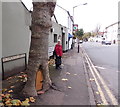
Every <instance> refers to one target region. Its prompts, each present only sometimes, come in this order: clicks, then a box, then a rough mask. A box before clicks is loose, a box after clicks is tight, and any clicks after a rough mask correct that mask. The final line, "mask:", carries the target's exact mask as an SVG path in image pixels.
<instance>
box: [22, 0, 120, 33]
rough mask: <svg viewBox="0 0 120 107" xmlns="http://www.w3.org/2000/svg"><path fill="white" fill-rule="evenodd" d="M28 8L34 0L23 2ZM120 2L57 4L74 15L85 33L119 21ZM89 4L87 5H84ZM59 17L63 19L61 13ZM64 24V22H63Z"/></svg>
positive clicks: (72, 0)
mask: <svg viewBox="0 0 120 107" xmlns="http://www.w3.org/2000/svg"><path fill="white" fill-rule="evenodd" d="M22 1H24V2H25V3H26V5H27V7H28V8H30V7H31V6H32V3H31V1H32V0H22ZM119 1H120V0H57V4H58V5H60V6H61V7H63V8H65V9H66V10H68V11H69V12H70V14H71V15H73V6H76V5H79V4H80V6H78V7H76V8H75V9H74V21H75V23H76V24H78V26H79V28H83V29H84V31H85V32H88V31H92V30H94V29H95V27H96V26H97V25H101V31H103V29H104V28H105V27H107V26H109V25H110V24H113V23H115V22H117V21H118V2H119ZM84 3H87V5H82V4H84ZM57 17H59V18H60V17H62V14H61V13H60V14H59V15H57ZM63 22H64V20H63Z"/></svg>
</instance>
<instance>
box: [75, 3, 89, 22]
mask: <svg viewBox="0 0 120 107" xmlns="http://www.w3.org/2000/svg"><path fill="white" fill-rule="evenodd" d="M81 5H87V3H84V4H79V5H76V6H74V7H73V22H74V9H75V8H76V7H78V6H81Z"/></svg>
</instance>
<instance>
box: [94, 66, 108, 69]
mask: <svg viewBox="0 0 120 107" xmlns="http://www.w3.org/2000/svg"><path fill="white" fill-rule="evenodd" d="M95 67H96V68H99V69H106V68H104V67H99V66H95Z"/></svg>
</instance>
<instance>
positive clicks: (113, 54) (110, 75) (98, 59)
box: [82, 42, 120, 99]
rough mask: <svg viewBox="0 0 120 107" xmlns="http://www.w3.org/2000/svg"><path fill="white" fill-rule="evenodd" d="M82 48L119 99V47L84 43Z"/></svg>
mask: <svg viewBox="0 0 120 107" xmlns="http://www.w3.org/2000/svg"><path fill="white" fill-rule="evenodd" d="M82 47H83V48H84V49H85V51H86V53H87V54H88V56H89V57H90V59H91V60H92V62H93V64H94V65H95V67H96V69H97V70H98V71H99V73H100V75H101V76H102V77H103V79H104V80H105V82H106V83H107V85H108V87H109V88H110V89H111V90H112V92H113V94H114V95H115V96H116V98H117V99H118V91H119V93H120V90H119V89H120V88H119V89H118V79H119V78H118V73H119V72H120V71H119V70H118V66H119V63H118V45H116V44H112V45H102V44H101V43H97V42H84V43H83V44H82ZM119 96H120V95H119Z"/></svg>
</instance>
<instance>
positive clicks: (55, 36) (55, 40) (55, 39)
mask: <svg viewBox="0 0 120 107" xmlns="http://www.w3.org/2000/svg"><path fill="white" fill-rule="evenodd" d="M56 42H57V34H54V43H56Z"/></svg>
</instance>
